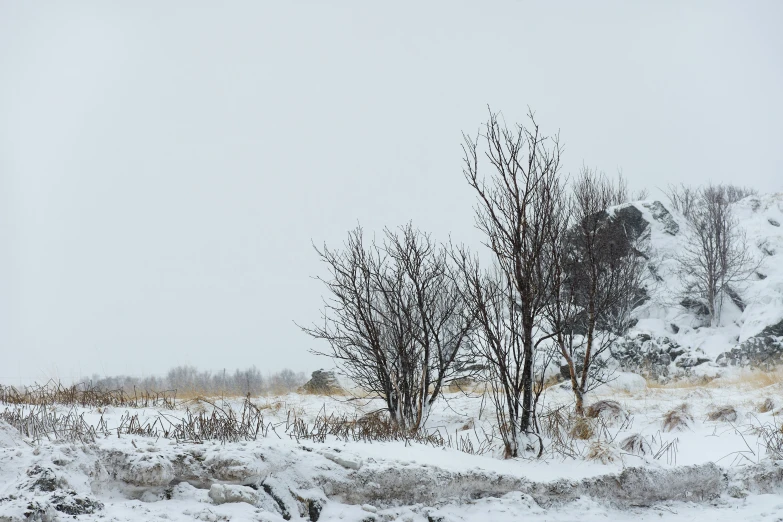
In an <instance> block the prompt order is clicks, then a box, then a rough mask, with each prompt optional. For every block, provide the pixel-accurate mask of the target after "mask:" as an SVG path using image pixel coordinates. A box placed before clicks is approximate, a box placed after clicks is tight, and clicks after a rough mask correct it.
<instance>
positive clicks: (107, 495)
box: [0, 376, 783, 521]
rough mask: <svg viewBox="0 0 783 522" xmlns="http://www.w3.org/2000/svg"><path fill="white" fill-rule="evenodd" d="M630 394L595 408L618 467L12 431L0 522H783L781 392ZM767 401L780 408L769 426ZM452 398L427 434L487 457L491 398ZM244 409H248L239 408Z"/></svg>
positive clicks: (0, 447) (721, 389) (4, 457)
mask: <svg viewBox="0 0 783 522" xmlns="http://www.w3.org/2000/svg"><path fill="white" fill-rule="evenodd" d="M618 381H619V383H618V385H616V386H614V387H604V388H603V389H600V390H599V391H598V392H597V393H596V394H595V396H594V397H592V400H593V401H597V400H601V399H613V400H616V401H618V402H619V403H620V405H621V406H622V408H623V410H624V411H625V412H627V413H628V415H629V419H630V420H629V422H624V423H622V424H618V425H614V426H609V427H607V430H608V431H609V432H610V433H609V437H610V438H611V440H612V441H613V442H612V441H607V444H609V445H610V446H612V447H613V448H614V451H615V452H616V455H617V456H618V458H617V460H615V461H613V462H607V463H606V464H603V463H601V462H600V461H589V460H586V459H582V458H576V459H574V458H565V457H562V458H551V457H550V458H548V459H546V460H536V459H533V458H520V459H515V460H502V459H500V458H498V453H496V454H491V453H490V454H486V455H481V456H480V455H470V454H467V453H464V452H460V451H458V450H456V449H453V448H446V449H444V448H439V447H432V446H428V445H422V444H415V443H411V444H408V445H406V444H405V443H404V442H399V443H398V442H387V443H363V442H353V441H350V442H346V441H342V440H337V439H336V438H333V437H331V438H328V439H327V440H326V441H325V442H324V443H316V442H313V441H310V440H304V439H303V440H300V441H297V440H294V439H291V438H289V437H287V436H285V435H284V434H283V435H282V436H281V438H278V437H277V436H274V435H273V434H272V433H270V435H269V436H268V437H267V438H264V439H259V440H256V441H246V442H233V443H226V444H220V443H219V442H212V441H206V442H204V443H203V444H192V443H177V442H175V441H172V440H169V439H164V438H159V439H155V438H145V437H137V436H127V435H123V436H121V437H119V438H118V437H116V436H109V437H106V438H104V437H99V438H98V440H97V441H96V442H95V443H88V444H81V443H70V442H57V441H49V442H42V443H41V444H38V445H35V444H31V443H30V441H27V440H25V439H23V438H22V437H21V436H20V434H19V433H18V432H17V431H16V430H15V429H14V428H11V427H10V426H8V425H0V520H66V519H70V518H71V517H72V514H76V516H77V518H78V519H79V520H99V519H100V520H117V521H120V520H264V521H278V520H286V519H290V520H313V519H318V520H347V521H352V520H355V521H360V520H378V521H382V520H389V521H391V520H400V521H429V520H442V521H458V520H498V521H506V520H521V519H526V520H533V521H537V520H555V521H559V520H576V519H579V520H597V519H605V518H606V517H612V518H615V519H618V520H627V519H631V518H634V519H641V520H653V519H655V520H661V519H664V520H694V519H695V520H700V519H705V518H707V517H709V518H710V519H711V520H729V519H731V520H737V517H740V519H748V520H769V521H773V520H780V519H781V518H780V517H783V462H775V461H772V460H770V459H769V457H768V456H767V455H766V454H765V452H764V449H763V448H762V447H761V446H760V444H759V442H760V440H759V438H758V434H757V432H756V431H754V429H753V427H754V426H757V425H759V424H760V423H772V422H777V421H778V420H779V419H780V414H781V411H780V407H781V406H783V399H782V397H783V386H781V385H780V384H775V385H772V386H767V387H762V388H755V389H750V387H748V386H746V385H743V384H735V385H728V384H726V385H724V386H720V385H716V386H714V387H711V388H679V389H669V388H656V389H648V388H647V387H646V386H642V385H641V383H639V382H638V380H637V379H635V378H634V376H622V378H621V379H619V380H618ZM628 382H632V383H635V386H628V385H627V384H628ZM767 398H771V399H772V401H773V402H774V403H775V404H776V407H775V409H774V410H773V411H769V412H767V413H757V412H756V410H757V409H758V404H759V403H761V402H763V401H764V400H765V399H767ZM445 399H446V400H444V401H441V402H439V403H436V407H435V408H434V409H433V411H432V414H431V416H430V418H429V420H428V424H427V425H428V428H429V429H440V430H442V432H443V433H446V432H448V433H451V434H452V436H453V437H455V438H456V437H457V436H462V437H474V438H475V442H476V444H478V439H479V438H480V437H482V436H483V435H482V432H483V430H486V431H490V430H491V425H492V423H493V419H492V418H491V412H489V411H487V409H486V408H484V409H483V410H482V405H481V402H482V401H481V398H480V397H471V396H465V395H464V394H449V395H447V397H446V398H445ZM254 401H255V402H256V403H257V404H259V405H260V406H262V407H265V408H267V409H268V411H269V420H270V421H273V422H283V421H284V420H285V418H286V416H287V415H288V412H289V411H296V412H298V414H299V415H300V416H301V417H302V418H304V419H312V418H314V417H315V416H317V415H318V414H319V412H322V411H327V412H332V411H334V412H338V413H339V412H342V413H348V414H357V415H362V414H364V413H367V412H370V411H373V410H375V409H377V407H378V404H377V403H375V402H373V401H350V402H346V401H345V400H340V399H337V398H327V397H322V396H313V395H297V394H291V395H288V396H285V397H275V398H262V399H254ZM547 401H548V402H550V405H551V406H556V405H558V404H566V403H568V401H570V394H569V393H568V391H567V390H563V389H560V388H559V387H554V388H552V389H550V391H549V392H548V395H547ZM229 402H231V401H229ZM234 402H235V404H233V406H234V407H235V408H237V407H238V403H239V401H238V400H237V401H234ZM683 402H687V403H688V404H689V405H690V408H691V410H690V411H691V412H692V415H693V418H694V421H693V423H692V424H691V426H690V427H689V428H688V429H686V430H684V431H679V432H671V433H664V432H662V431H661V425H662V418H663V416H664V414H665V413H666V412H667V411H669V410H671V409H672V408H674V407H676V406H678V405H680V404H682V403H683ZM727 405H731V406H733V407H734V408H735V409H736V410H737V412H738V417H737V420H736V422H732V423H729V422H726V421H723V420H721V421H710V420H708V414H709V412H711V411H713V410H714V409H715V408H716V407H720V406H727ZM188 406H189V407H191V408H192V407H194V404H192V403H191V404H189V405H188ZM184 407H185V405H183V408H184ZM207 407H209V406H207ZM60 408H63V409H67V408H64V407H60ZM81 411H82V412H83V413H84V418H85V420H87V421H88V422H97V421H98V419H99V418H100V417H101V416H103V419H104V421H106V422H107V423H108V425H109V426H110V427H111V426H116V425H117V423H118V422H119V419H120V417H121V416H122V415H123V414H125V413H126V410H125V409H111V408H110V409H107V410H101V411H97V410H89V409H83V410H81ZM132 413H139V414H140V417H142V418H144V417H146V418H153V417H154V416H156V415H158V414H159V412H157V411H155V410H152V409H148V410H137V411H132ZM182 413H183V410H181V409H178V410H174V411H167V412H165V414H166V415H170V416H171V415H174V416H177V415H181V414H182ZM470 424H472V425H473V427H472V428H469V429H464V428H465V427H466V425H470ZM632 433H637V434H640V435H641V436H643V437H645V438H647V439H648V440H650V439H651V437H658V438H660V439H661V443H663V442H666V443H673V444H674V445H675V446H676V453H675V454H671V453H670V454H668V455H662V456H660V457H659V458H654V457H653V456H649V455H648V456H646V457H639V456H635V455H631V454H629V453H624V452H622V451H620V450H619V449H617V446H618V443H617V441H619V440H622V439H623V438H624V437H626V436H628V435H629V434H632ZM496 451H497V452H499V447H496ZM675 457H676V462H675ZM730 517H731V518H730ZM776 517H777V518H776Z"/></svg>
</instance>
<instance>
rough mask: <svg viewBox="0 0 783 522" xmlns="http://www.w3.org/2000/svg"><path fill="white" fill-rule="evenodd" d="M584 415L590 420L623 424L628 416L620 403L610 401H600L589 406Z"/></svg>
mask: <svg viewBox="0 0 783 522" xmlns="http://www.w3.org/2000/svg"><path fill="white" fill-rule="evenodd" d="M586 415H587V416H588V417H589V418H591V419H598V418H600V419H601V420H602V421H603V422H604V423H607V424H611V423H615V422H624V421H625V419H626V418H627V417H628V414H627V413H626V412H625V410H623V407H622V406H620V403H619V402H617V401H612V400H602V401H598V402H595V403H593V404H591V405H590V406H589V407H588V408H587V412H586Z"/></svg>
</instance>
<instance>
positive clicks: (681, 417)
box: [663, 404, 693, 432]
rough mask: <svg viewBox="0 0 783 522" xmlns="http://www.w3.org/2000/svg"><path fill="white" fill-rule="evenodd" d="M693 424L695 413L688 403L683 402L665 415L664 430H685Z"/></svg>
mask: <svg viewBox="0 0 783 522" xmlns="http://www.w3.org/2000/svg"><path fill="white" fill-rule="evenodd" d="M692 425H693V415H692V414H691V411H690V407H689V406H688V405H687V404H681V405H680V406H678V407H676V408H674V409H673V410H671V411H669V412H668V413H666V415H664V416H663V431H667V432H669V431H685V430H686V429H690V427H691V426H692Z"/></svg>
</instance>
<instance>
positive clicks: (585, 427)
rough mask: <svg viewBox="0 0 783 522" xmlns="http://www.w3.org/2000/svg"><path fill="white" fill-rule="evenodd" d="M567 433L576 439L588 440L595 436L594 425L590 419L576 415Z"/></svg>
mask: <svg viewBox="0 0 783 522" xmlns="http://www.w3.org/2000/svg"><path fill="white" fill-rule="evenodd" d="M569 435H571V437H573V438H575V439H577V440H589V439H591V438H593V436H595V426H594V425H593V422H592V421H590V419H588V418H586V417H577V418H576V420H575V421H574V423H573V425H572V426H571V429H570V430H569Z"/></svg>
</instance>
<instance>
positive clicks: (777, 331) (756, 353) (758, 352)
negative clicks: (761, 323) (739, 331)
mask: <svg viewBox="0 0 783 522" xmlns="http://www.w3.org/2000/svg"><path fill="white" fill-rule="evenodd" d="M716 362H717V363H718V364H720V365H721V366H742V367H750V368H757V369H761V370H770V369H772V368H774V367H776V366H778V365H783V320H782V321H780V322H778V323H776V324H773V325H770V326H767V327H766V328H764V329H763V330H762V331H761V333H759V334H758V335H755V336H753V337H751V338H750V339H748V340H747V341H745V342H743V343H742V344H740V345H739V346H737V347H735V348H732V349H731V350H729V351H728V352H724V353H722V354H720V355H719V356H718V358H717V360H716Z"/></svg>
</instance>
